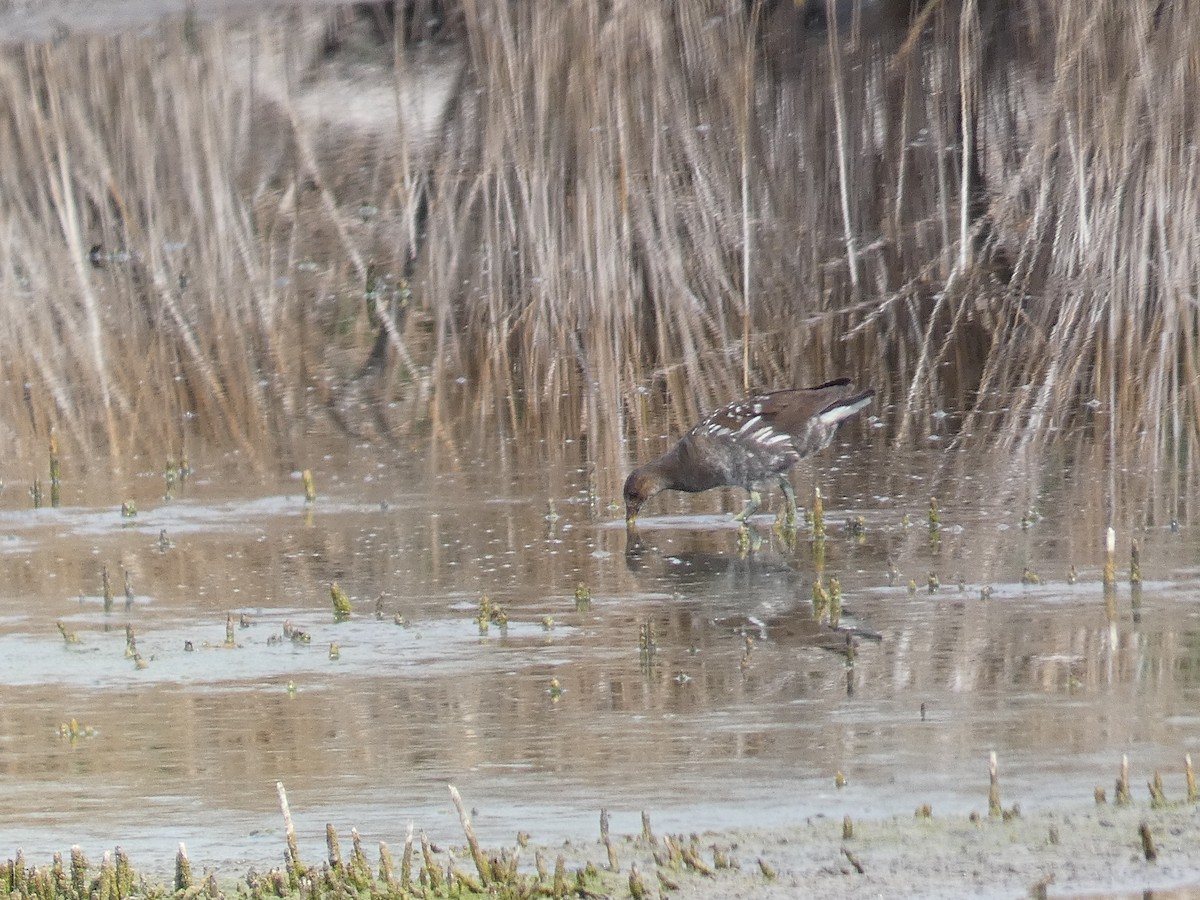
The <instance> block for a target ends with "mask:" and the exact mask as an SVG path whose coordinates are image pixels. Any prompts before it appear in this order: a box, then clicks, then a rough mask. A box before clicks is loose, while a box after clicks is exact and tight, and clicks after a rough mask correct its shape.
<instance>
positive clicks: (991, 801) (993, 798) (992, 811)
mask: <svg viewBox="0 0 1200 900" xmlns="http://www.w3.org/2000/svg"><path fill="white" fill-rule="evenodd" d="M1003 813H1004V810H1003V808H1002V807H1001V806H1000V773H999V771H998V768H997V765H996V751H995V750H993V751H992V753H991V756H990V757H989V758H988V815H989V816H992V817H998V816H1002V815H1003Z"/></svg>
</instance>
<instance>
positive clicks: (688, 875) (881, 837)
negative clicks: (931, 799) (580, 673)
mask: <svg viewBox="0 0 1200 900" xmlns="http://www.w3.org/2000/svg"><path fill="white" fill-rule="evenodd" d="M1198 810H1200V807H1198V806H1196V805H1194V804H1190V805H1188V804H1178V805H1171V806H1169V807H1167V808H1161V809H1152V808H1150V806H1149V805H1148V804H1146V803H1139V802H1135V803H1132V804H1129V805H1127V806H1123V807H1118V806H1114V805H1108V804H1102V805H1096V806H1091V807H1085V806H1080V807H1078V808H1070V809H1068V808H1063V809H1057V810H1044V811H1039V812H1035V813H1033V814H1029V815H1023V814H1020V813H1017V814H1015V815H1005V816H1004V817H994V818H988V817H987V816H986V815H982V816H971V817H966V818H964V817H962V816H952V815H951V816H939V815H938V814H937V813H936V811H934V812H933V815H932V816H931V817H929V818H925V817H924V816H923V815H914V816H894V817H889V818H884V819H879V820H863V821H856V822H850V823H849V826H850V827H851V828H852V834H851V836H849V837H847V836H846V834H847V831H846V829H847V825H848V821H849V820H848V817H847V818H844V819H838V818H837V817H836V816H828V817H826V816H815V817H812V818H809V819H808V820H806V821H805V822H803V823H798V824H795V825H792V826H788V827H779V828H769V829H765V828H764V829H759V828H744V829H730V830H721V831H700V832H693V833H690V834H679V835H668V834H664V833H653V832H654V828H653V826H652V827H651V831H652V834H651V838H650V839H649V840H648V839H647V838H646V836H645V835H642V834H640V835H621V834H617V833H615V832H614V833H613V835H612V844H613V850H614V852H615V855H616V862H617V869H616V870H615V871H613V870H612V869H610V868H609V857H608V851H607V848H606V847H605V845H604V844H602V843H601V842H600V841H599V840H596V841H566V842H564V843H562V844H559V845H545V846H539V845H537V844H535V843H531V844H529V845H528V846H526V847H524V848H522V849H521V851H520V860H521V861H522V863H521V871H522V872H525V873H527V874H528V875H530V876H532V874H533V873H534V865H533V861H534V859H535V857H540V858H541V859H542V860H543V864H544V865H545V866H547V867H550V868H552V867H553V865H554V862H555V860H556V859H557V858H558V857H560V856H561V857H562V858H563V860H564V861H565V863H566V866H567V871H568V872H569V873H571V877H574V873H576V872H578V871H579V870H581V869H583V868H584V867H586V866H588V865H589V864H590V865H591V866H593V867H594V868H595V869H596V870H599V875H598V881H593V882H590V884H591V885H592V887H591V889H592V890H593V891H594V892H597V893H600V894H601V895H603V896H614V897H622V896H629V895H630V888H629V880H630V875H631V873H632V872H633V871H635V870H636V872H637V873H638V877H640V880H641V882H642V885H643V886H644V888H645V889H646V896H650V897H654V896H659V897H666V896H670V897H675V898H681V900H715V898H752V897H753V898H768V900H773V898H788V897H796V896H819V897H824V898H861V897H917V896H919V897H926V898H938V897H946V898H952V897H962V896H964V893H965V892H969V893H970V894H971V895H972V896H975V897H981V898H989V897H997V898H999V897H1015V896H1051V897H1063V896H1073V897H1078V896H1087V897H1120V896H1127V895H1128V896H1134V895H1136V896H1143V895H1144V894H1145V892H1147V891H1153V893H1154V896H1156V897H1174V896H1178V897H1185V896H1187V897H1191V896H1196V894H1195V893H1194V892H1195V891H1200V880H1198V879H1197V877H1196V869H1195V865H1194V862H1193V858H1192V854H1193V848H1194V847H1195V846H1196V844H1197V841H1200V816H1198V815H1197V811H1198ZM1143 828H1146V829H1148V830H1149V834H1150V837H1151V842H1152V845H1153V851H1154V853H1155V858H1154V859H1147V854H1146V850H1145V846H1144V844H1143V839H1142V836H1141V832H1142V830H1143ZM340 837H341V841H342V842H343V843H344V844H346V845H347V847H346V849H347V852H348V850H349V846H348V845H349V838H350V835H349V834H342V835H341V836H340ZM278 838H279V842H280V850H281V854H282V850H283V834H282V829H281V830H280V834H279V835H278ZM668 840H672V841H674V842H675V844H676V846H678V847H684V848H689V849H690V850H692V851H693V852H694V853H695V856H694V857H689V858H688V860H687V861H685V862H683V863H680V862H679V860H678V858H677V859H676V861H675V862H674V863H672V862H671V861H670V859H669V856H670V853H669V849H668V843H667V841H668ZM435 848H436V849H437V851H438V859H439V861H440V863H441V864H442V865H446V864H447V861H448V860H449V867H450V868H452V869H453V870H455V871H456V872H459V873H462V874H464V875H466V876H467V877H469V878H473V877H475V873H474V870H473V863H472V858H471V855H470V852H469V850H468V849H467V847H466V846H465V844H464V845H462V846H459V845H453V846H443V847H440V848H439V847H436V845H435ZM501 849H503V850H505V852H507V853H512V852H513V850H514V848H513V847H512V846H511V845H510V846H508V847H506V848H501V847H485V848H484V850H485V854H494V853H496V852H497V851H499V850H501ZM364 850H365V853H366V856H367V859H368V860H369V862H370V864H371V866H372V868H374V867H375V865H376V860H377V859H378V856H377V852H378V851H377V848H376V847H374V846H372V845H371V844H370V843H369V842H368V841H366V840H365V839H364ZM402 851H403V843H402V841H396V842H394V843H392V844H391V853H392V855H393V857H394V858H395V859H396V860H398V859H399V858H400V855H401V853H402ZM417 855H418V856H419V852H418V854H417ZM686 855H687V854H686V853H685V856H686ZM301 857H302V859H303V861H304V863H305V864H306V865H308V866H310V867H315V868H316V869H317V870H319V869H320V868H321V866H322V865H323V860H320V859H317V858H316V857H315V855H313V856H308V857H305V853H304V851H302V852H301ZM693 859H696V860H698V862H693ZM26 862H27V864H32V865H35V866H42V865H44V864H46V863H47V862H48V861H47V860H37V859H27V860H26ZM96 862H97V861H96V860H93V865H95V863H96ZM132 862H133V865H134V868H135V870H136V871H137V872H138V873H140V874H141V875H142V876H143V877H144V878H146V880H147V881H149V882H161V883H162V884H164V885H169V884H170V883H171V880H172V878H173V873H174V871H175V869H174V866H175V863H174V861H170V862H168V861H165V860H156V861H147V860H144V859H143V860H139V859H136V858H135V859H133V860H132ZM191 866H192V871H193V873H194V875H195V877H196V878H197V879H199V878H201V877H207V874H208V873H209V872H214V875H215V878H216V882H217V884H218V886H219V887H220V889H221V890H222V891H223V892H225V893H233V892H235V891H236V890H237V885H238V884H242V885H243V886H244V884H245V878H246V876H247V874H248V873H249V872H257V873H258V874H259V875H262V874H263V873H265V872H266V870H267V868H269V867H261V868H251V869H249V870H244V871H240V872H239V871H235V870H234V869H233V868H232V867H228V866H226V867H220V868H218V869H215V870H214V869H212V868H211V867H210V866H209V865H206V860H204V859H201V858H193V859H191ZM414 869H415V866H414ZM1040 891H1041V892H1043V893H1039V892H1040Z"/></svg>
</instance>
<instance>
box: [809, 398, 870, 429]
mask: <svg viewBox="0 0 1200 900" xmlns="http://www.w3.org/2000/svg"><path fill="white" fill-rule="evenodd" d="M870 402H871V397H863V398H862V399H861V400H859V401H858V402H857V403H852V404H850V405H849V406H831V407H830V408H829V409H827V410H825V411H824V412H823V413H821V414H820V415H819V416H817V421H818V422H820V423H821V424H822V425H836V424H837V423H838V422H841V421H842V420H843V419H848V418H850V417H851V416H852V415H854V414H855V413H856V412H858V411H859V410H860V409H865V408H866V407H867V406H868V405H869V404H870Z"/></svg>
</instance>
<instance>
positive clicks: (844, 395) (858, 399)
mask: <svg viewBox="0 0 1200 900" xmlns="http://www.w3.org/2000/svg"><path fill="white" fill-rule="evenodd" d="M874 395H875V391H874V390H872V389H870V388H868V389H866V390H859V389H858V388H856V387H855V386H854V385H853V384H852V383H851V381H850V379H848V378H839V379H837V380H836V381H828V382H826V383H825V384H821V385H817V386H816V387H810V388H796V389H792V390H785V391H772V392H770V393H765V394H754V395H753V396H750V397H746V398H745V399H743V400H736V401H734V402H733V403H730V404H729V405H727V406H722V407H721V408H720V409H718V410H717V411H716V412H713V413H710V414H709V415H708V416H707V417H706V418H705V419H703V420H702V421H701V422H700V423H699V424H698V425H696V426H695V427H693V428H692V430H691V431H689V432H688V433H687V434H685V435H684V436H683V437H682V438H681V439H680V441H679V443H677V444H676V445H675V446H674V447H672V448H671V449H670V450H668V451H667V452H666V453H664V454H663V455H662V456H660V457H659V458H658V459H656V460H654V461H653V462H649V463H646V465H644V466H639V467H638V468H636V469H634V470H633V472H631V473H630V475H629V478H628V479H626V481H625V522H626V524H627V525H629V526H631V527H632V526H633V525H634V523H635V521H636V519H637V514H638V511H639V510H640V509H641V508H642V506H643V505H644V504H645V503H646V501H647V500H649V499H650V498H651V497H653V496H654V495H655V494H657V493H658V492H659V491H668V490H670V491H689V492H692V493H695V492H698V491H707V490H709V489H710V488H715V487H727V486H728V487H744V488H745V489H746V490H747V491H749V492H750V500H749V501H748V502H747V503H746V508H745V509H743V510H742V511H741V512H740V513H738V514H737V515H736V516H734V518H735V519H736V520H737V521H740V522H744V521H745V520H746V519H748V518H749V517H750V516H752V515H754V513H755V512H756V511H757V510H758V508H759V506H760V505H761V504H762V494H761V493H760V492H761V491H762V489H763V486H764V484H765V483H766V482H767V481H768V480H770V479H772V478H778V479H779V486H780V487H781V488H782V489H783V494H784V497H786V498H787V510H786V516H787V518H786V519H785V521H787V522H790V523H794V522H795V520H796V492H795V491H794V490H792V484H791V482H790V481H788V479H787V473H788V470H789V469H791V468H792V466H794V465H795V464H796V463H798V462H799V461H800V460H802V459H803V458H804V457H806V456H811V455H812V454H813V453H816V452H817V451H818V450H821V449H823V448H825V447H827V446H829V443H830V441H832V440H833V435H834V432H835V431H837V427H838V425H840V424H841V423H842V422H844V421H845V420H846V419H848V418H850V417H851V416H853V415H854V414H855V413H857V412H859V411H860V410H862V409H863V408H864V407H866V406H867V404H869V403H870V402H871V398H872V397H873V396H874Z"/></svg>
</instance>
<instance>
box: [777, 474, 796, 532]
mask: <svg viewBox="0 0 1200 900" xmlns="http://www.w3.org/2000/svg"><path fill="white" fill-rule="evenodd" d="M779 486H780V487H781V488H782V489H783V497H784V507H783V510H782V511H781V512H780V513H779V518H780V519H781V523H780V524H781V525H782V527H783V528H785V529H790V530H792V531H795V529H796V492H795V491H794V490H793V489H792V483H791V482H790V481H788V480H787V476H786V475H780V476H779Z"/></svg>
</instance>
